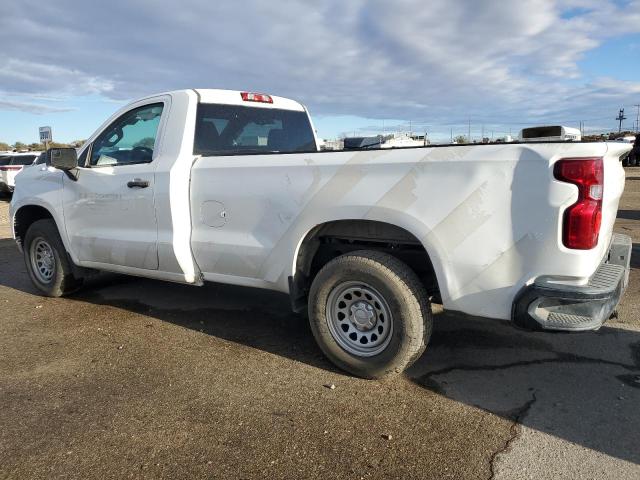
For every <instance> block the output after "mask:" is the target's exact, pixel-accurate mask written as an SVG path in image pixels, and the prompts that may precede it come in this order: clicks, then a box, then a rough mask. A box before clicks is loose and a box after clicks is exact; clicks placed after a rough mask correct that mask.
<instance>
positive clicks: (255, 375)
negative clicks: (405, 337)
mask: <svg viewBox="0 0 640 480" xmlns="http://www.w3.org/2000/svg"><path fill="white" fill-rule="evenodd" d="M627 177H628V181H627V191H626V193H625V196H624V198H623V202H622V204H621V207H620V208H621V210H620V214H619V221H618V223H617V225H616V229H617V231H620V232H623V233H627V234H630V235H632V236H633V238H634V242H636V243H635V244H634V253H635V256H634V258H633V260H632V262H633V267H634V269H633V271H632V274H631V277H632V278H631V286H630V288H629V290H628V291H627V293H626V296H625V298H624V300H623V303H622V305H621V307H620V309H619V318H618V319H617V320H614V321H610V322H609V323H608V324H607V325H606V326H605V327H603V328H602V329H601V330H600V331H598V332H594V333H585V334H551V333H528V332H523V331H520V330H516V329H515V328H513V327H511V326H510V325H509V324H507V323H505V322H499V321H492V320H485V319H477V318H464V317H462V316H456V315H450V314H444V313H441V312H440V313H438V314H437V315H436V327H435V333H434V335H433V339H432V342H431V344H430V347H429V348H428V349H427V352H426V353H425V355H424V356H423V357H422V358H421V359H420V360H419V361H418V363H417V364H416V365H415V366H414V367H412V369H411V371H410V372H409V373H408V374H407V375H406V376H403V377H401V378H396V379H392V380H388V381H384V382H374V381H364V380H359V379H356V378H352V377H349V376H347V375H345V374H343V373H341V372H340V371H337V370H336V369H335V368H333V367H332V366H331V364H329V363H328V362H327V361H326V360H325V359H324V358H323V356H322V354H321V353H320V351H319V349H318V348H317V347H316V346H315V344H314V342H313V339H312V336H311V333H310V331H309V328H308V327H307V325H306V323H305V321H304V320H303V319H301V318H299V317H297V316H295V315H293V314H292V313H290V310H289V304H288V298H287V297H285V296H283V295H280V294H275V293H270V292H264V291H257V290H250V289H243V288H236V287H228V286H221V285H209V286H206V287H203V288H195V287H189V286H181V285H175V284H168V283H162V282H156V281H151V280H143V279H137V278H129V277H123V276H115V275H103V276H100V277H98V278H96V279H95V280H93V281H92V282H91V284H90V285H88V286H87V288H85V289H84V290H83V291H82V292H80V293H78V294H76V295H74V296H73V297H70V298H66V299H49V298H42V297H40V296H38V295H37V294H36V292H35V290H34V288H33V287H32V286H31V284H30V283H29V280H28V278H27V275H26V272H25V268H24V264H23V261H22V257H21V256H20V255H19V253H18V251H17V249H16V247H15V245H14V243H13V241H12V240H11V239H9V238H8V237H9V236H10V231H9V228H8V218H7V208H8V204H7V202H6V201H0V309H1V313H0V407H1V408H0V478H28V479H38V478H77V479H86V478H101V479H106V478H118V479H120V478H190V479H191V478H225V479H226V478H247V479H257V478H287V479H292V478H353V479H360V478H438V479H441V478H456V479H466V478H468V479H478V478H491V477H494V478H584V479H586V478H594V479H595V478H611V479H616V480H618V479H623V478H635V479H637V478H640V413H639V412H638V407H639V406H640V308H639V305H640V168H635V169H631V168H630V169H628V171H627ZM325 384H334V385H335V387H336V388H335V389H329V388H326V387H325V386H324V385H325ZM389 435H390V436H391V438H388V437H387V436H389Z"/></svg>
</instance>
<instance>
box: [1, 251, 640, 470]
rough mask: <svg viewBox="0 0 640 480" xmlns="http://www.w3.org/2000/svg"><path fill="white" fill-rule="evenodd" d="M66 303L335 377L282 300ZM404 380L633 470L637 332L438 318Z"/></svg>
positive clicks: (106, 278) (244, 294)
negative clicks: (134, 317)
mask: <svg viewBox="0 0 640 480" xmlns="http://www.w3.org/2000/svg"><path fill="white" fill-rule="evenodd" d="M3 246H4V245H3ZM637 246H638V245H636V247H637ZM6 263H7V264H8V267H9V269H8V271H13V272H22V273H20V274H18V273H16V274H15V275H10V276H9V275H1V276H0V284H2V285H5V286H8V287H11V288H14V289H17V290H22V291H25V292H28V293H35V290H34V289H33V287H32V286H31V284H30V283H29V280H28V278H27V276H26V274H25V272H24V267H23V265H22V259H21V258H20V256H19V255H16V256H15V257H11V258H10V259H9V260H8V261H7V262H6ZM5 266H6V265H3V267H5ZM636 267H637V264H636ZM3 269H4V268H3ZM5 271H7V270H5ZM67 301H75V302H82V303H88V304H90V305H107V306H111V307H115V308H119V309H123V310H127V311H132V312H136V313H138V314H140V315H142V316H143V317H142V318H141V321H145V317H147V319H148V318H155V319H158V320H161V321H165V322H170V323H172V324H175V325H179V326H181V327H184V328H188V329H192V330H196V331H199V332H201V333H202V334H206V335H212V336H215V337H218V338H222V339H225V340H228V341H232V342H236V343H239V344H242V345H247V346H250V347H254V348H257V349H260V350H263V351H266V352H269V353H272V354H275V355H279V356H282V357H285V358H289V359H291V360H294V361H295V362H304V363H306V364H309V365H312V366H315V367H317V368H320V369H325V370H328V371H332V372H337V370H336V369H335V367H333V366H332V364H330V363H329V362H328V361H327V360H326V359H325V358H324V356H323V355H322V353H321V351H320V350H319V348H318V347H317V346H316V344H315V341H314V339H313V336H312V334H311V331H310V329H309V327H308V324H307V322H306V321H305V319H304V318H302V317H300V316H298V315H295V314H292V313H290V312H291V310H290V306H289V299H288V297H287V296H286V295H283V294H279V293H275V292H269V291H265V290H256V289H249V288H241V287H234V286H229V285H218V284H209V285H206V286H204V287H201V288H194V287H190V286H185V285H177V284H171V283H165V282H159V281H153V280H146V279H139V278H134V277H125V276H120V275H107V274H104V275H99V276H97V277H95V278H93V279H91V280H90V281H88V282H87V285H86V288H85V289H83V290H82V291H80V292H78V293H77V294H75V295H73V296H72V297H70V298H69V299H68V300H67ZM292 368H294V367H293V366H292ZM407 376H408V378H409V379H410V380H411V381H412V382H414V383H415V384H416V385H418V386H420V387H421V388H424V389H427V390H430V391H433V392H436V393H439V394H440V395H443V396H445V397H447V398H449V399H452V400H454V401H457V402H461V403H464V404H467V405H470V406H473V407H475V408H480V409H483V410H485V411H487V412H491V413H492V414H495V415H499V416H501V417H504V418H508V419H510V420H511V421H513V422H514V424H520V425H522V426H525V427H528V428H530V429H533V430H535V431H536V434H540V435H546V436H548V437H549V439H550V440H549V441H548V443H549V442H551V444H553V441H554V440H557V439H562V440H566V441H569V442H573V443H575V444H578V445H581V446H583V447H585V448H589V449H592V450H596V451H598V452H601V453H603V454H606V455H610V456H612V457H617V458H620V459H623V460H626V461H629V462H634V463H636V464H640V449H639V448H638V444H639V441H640V415H638V412H637V408H638V405H640V332H636V331H631V330H623V329H618V328H611V327H606V326H605V327H603V328H602V329H601V330H600V331H598V332H592V333H583V334H552V333H540V332H526V331H522V330H518V329H516V328H514V327H513V326H511V325H510V324H509V323H507V322H500V321H496V320H487V319H481V318H469V317H465V316H463V315H457V314H450V313H438V314H436V315H435V328H434V332H433V336H432V340H431V343H430V345H429V347H428V349H427V351H426V353H425V354H424V355H423V357H422V358H421V359H419V360H418V362H417V363H416V364H415V365H414V366H413V367H411V369H409V371H408V372H407ZM364 388H366V385H365V387H364Z"/></svg>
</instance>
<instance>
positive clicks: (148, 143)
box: [133, 137, 156, 149]
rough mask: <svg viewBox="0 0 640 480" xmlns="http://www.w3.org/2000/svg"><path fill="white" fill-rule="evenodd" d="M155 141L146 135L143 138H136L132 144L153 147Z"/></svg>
mask: <svg viewBox="0 0 640 480" xmlns="http://www.w3.org/2000/svg"><path fill="white" fill-rule="evenodd" d="M155 143H156V141H155V139H154V138H153V137H146V138H143V139H142V140H138V141H137V142H136V143H134V144H133V146H134V147H146V148H151V149H153V146H154V144H155Z"/></svg>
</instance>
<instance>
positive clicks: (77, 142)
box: [71, 140, 86, 148]
mask: <svg viewBox="0 0 640 480" xmlns="http://www.w3.org/2000/svg"><path fill="white" fill-rule="evenodd" d="M84 142H86V140H74V141H73V142H71V145H72V146H74V147H76V148H79V147H81V146H82V145H84Z"/></svg>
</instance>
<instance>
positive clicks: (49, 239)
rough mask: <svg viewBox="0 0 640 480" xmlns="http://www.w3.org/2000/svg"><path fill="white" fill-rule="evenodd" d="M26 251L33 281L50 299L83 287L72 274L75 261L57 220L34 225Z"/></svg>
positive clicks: (30, 230) (43, 221)
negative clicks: (70, 257) (67, 249)
mask: <svg viewBox="0 0 640 480" xmlns="http://www.w3.org/2000/svg"><path fill="white" fill-rule="evenodd" d="M23 251H24V261H25V264H26V266H27V272H29V277H30V278H31V281H32V282H33V284H34V285H35V286H36V287H37V288H38V290H40V291H41V292H42V293H43V294H44V295H46V296H47V297H61V296H62V295H66V294H68V293H71V292H73V291H75V290H77V289H78V288H79V287H80V284H81V283H82V279H78V278H76V277H74V275H73V273H72V269H71V261H70V260H69V257H68V255H67V252H66V250H65V248H64V245H63V244H62V240H61V238H60V234H59V233H58V228H57V227H56V224H55V222H54V221H53V220H49V219H44V220H38V221H36V222H33V223H32V224H31V226H30V227H29V229H28V230H27V233H26V235H25V237H24V245H23Z"/></svg>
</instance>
